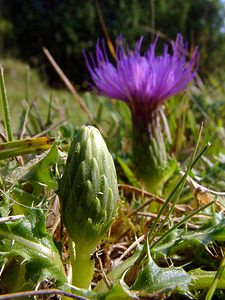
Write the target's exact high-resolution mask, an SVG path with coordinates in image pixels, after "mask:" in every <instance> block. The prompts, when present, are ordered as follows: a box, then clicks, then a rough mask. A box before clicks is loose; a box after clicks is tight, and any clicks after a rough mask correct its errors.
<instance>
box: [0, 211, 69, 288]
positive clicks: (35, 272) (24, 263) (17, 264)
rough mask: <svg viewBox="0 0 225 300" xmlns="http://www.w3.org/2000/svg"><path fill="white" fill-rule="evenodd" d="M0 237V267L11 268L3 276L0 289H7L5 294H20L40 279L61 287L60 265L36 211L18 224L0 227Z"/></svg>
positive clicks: (62, 281)
mask: <svg viewBox="0 0 225 300" xmlns="http://www.w3.org/2000/svg"><path fill="white" fill-rule="evenodd" d="M0 237H1V243H0V253H1V263H4V264H3V266H4V268H5V270H6V271H7V268H10V266H11V267H13V268H14V272H10V273H9V274H7V272H6V274H4V273H3V282H2V287H3V286H4V285H6V286H7V285H8V288H9V291H11V292H12V291H20V290H21V289H22V290H23V289H24V288H26V289H28V288H32V287H33V286H35V285H39V284H40V283H41V282H42V281H43V280H44V279H45V280H46V279H48V280H53V281H54V283H55V285H56V286H58V287H62V286H63V285H64V284H65V282H66V277H65V273H64V269H63V265H62V262H61V260H60V256H59V253H58V251H57V249H56V247H55V245H54V243H53V241H52V238H51V237H50V235H49V234H48V233H47V231H46V227H45V217H44V214H43V212H42V211H41V210H40V209H37V208H36V209H30V211H29V212H28V213H27V214H26V215H24V216H22V217H21V219H20V220H18V221H14V222H12V221H10V220H9V221H8V222H4V223H0ZM16 258H17V259H16ZM18 273H19V274H20V275H19V276H17V275H18ZM15 279H16V284H15V285H12V284H11V282H13V281H14V280H15ZM18 280H19V282H18Z"/></svg>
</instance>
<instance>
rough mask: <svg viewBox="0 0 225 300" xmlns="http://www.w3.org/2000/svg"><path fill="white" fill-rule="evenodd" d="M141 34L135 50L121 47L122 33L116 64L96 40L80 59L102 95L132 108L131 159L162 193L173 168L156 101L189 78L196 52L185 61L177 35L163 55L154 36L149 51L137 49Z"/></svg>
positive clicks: (149, 184) (144, 178)
mask: <svg viewBox="0 0 225 300" xmlns="http://www.w3.org/2000/svg"><path fill="white" fill-rule="evenodd" d="M142 40H143V37H141V38H140V39H139V41H138V42H137V43H136V46H135V49H134V50H133V51H131V50H130V49H129V47H127V49H126V50H125V49H124V47H123V43H122V36H120V37H119V40H118V45H117V49H116V62H115V64H113V63H111V62H110V61H109V58H108V55H107V52H106V47H105V43H104V41H102V43H100V41H99V40H98V42H97V45H96V57H94V56H93V54H90V59H88V57H87V55H86V54H85V53H84V57H85V61H86V65H87V68H88V70H89V73H90V75H91V78H92V80H93V82H94V88H95V89H97V91H98V92H99V93H100V94H101V95H104V96H107V97H110V98H115V99H119V100H122V101H124V102H126V103H127V105H128V106H129V108H130V110H131V115H132V123H133V159H134V163H135V167H136V170H137V172H138V174H139V177H140V178H141V179H142V181H143V183H144V184H145V186H146V187H147V188H148V189H150V190H151V191H152V192H155V193H158V194H161V191H162V189H163V184H164V183H165V182H166V181H167V180H168V178H169V177H170V176H171V174H172V173H173V172H174V170H175V169H176V167H177V164H176V161H175V160H173V159H170V158H169V157H168V154H167V152H166V146H165V141H164V136H163V132H162V130H161V120H160V114H159V106H160V104H162V103H163V102H164V101H165V100H166V99H168V98H169V97H171V96H173V95H175V94H177V93H179V92H180V91H182V90H184V89H185V88H186V86H187V85H188V84H189V83H190V82H191V81H192V80H193V78H194V76H195V74H196V72H197V68H198V60H199V53H198V49H197V48H195V50H194V52H193V54H192V57H191V58H190V60H189V61H187V60H186V49H185V46H184V42H183V38H182V35H181V34H178V35H177V38H176V41H175V42H172V43H171V46H172V51H171V52H172V54H171V53H170V52H169V47H168V45H165V46H164V51H163V54H162V55H161V56H160V55H156V53H155V50H156V46H157V41H158V38H156V39H155V41H154V43H153V44H151V45H150V47H149V49H148V51H147V52H146V53H144V54H141V53H140V48H141V44H142Z"/></svg>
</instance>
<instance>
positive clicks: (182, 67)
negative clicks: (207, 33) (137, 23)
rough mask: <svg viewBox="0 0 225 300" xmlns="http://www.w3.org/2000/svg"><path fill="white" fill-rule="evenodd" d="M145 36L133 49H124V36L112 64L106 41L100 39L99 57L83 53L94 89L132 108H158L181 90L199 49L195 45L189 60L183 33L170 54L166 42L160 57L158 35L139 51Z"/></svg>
mask: <svg viewBox="0 0 225 300" xmlns="http://www.w3.org/2000/svg"><path fill="white" fill-rule="evenodd" d="M142 40H143V37H141V38H140V40H139V41H138V42H137V43H136V47H135V49H134V51H131V50H130V49H129V48H128V47H127V51H125V50H124V47H123V45H122V37H120V38H119V43H118V46H117V51H116V63H115V65H114V64H112V63H111V62H110V61H109V59H108V55H107V53H106V48H105V44H104V41H102V45H101V44H100V41H99V40H98V42H97V45H96V59H95V58H94V57H93V55H92V54H90V58H91V59H90V60H89V59H88V58H87V56H86V54H85V53H84V57H85V61H86V65H87V67H88V70H89V73H90V75H91V78H92V80H93V82H94V85H95V88H96V89H97V90H98V92H99V93H100V94H102V95H104V96H107V97H110V98H115V99H119V100H122V101H124V102H126V103H127V104H128V105H129V106H130V108H131V110H132V111H133V110H136V108H137V106H139V105H140V104H143V105H144V106H145V107H146V106H148V107H149V108H150V110H152V109H154V108H156V107H157V106H158V104H160V103H163V102H164V101H165V100H166V99H167V98H169V97H171V96H173V95H175V94H177V93H178V92H180V91H182V90H183V89H184V88H185V87H186V86H187V84H188V83H190V82H191V81H192V80H193V78H194V76H195V74H196V70H197V65H198V58H199V54H198V50H197V48H195V50H194V52H193V55H192V57H191V59H190V61H189V62H187V61H186V54H185V53H186V49H185V47H184V43H183V38H182V35H181V34H178V35H177V38H176V41H175V42H172V50H173V53H172V54H169V52H168V45H165V47H164V52H163V55H161V56H157V55H156V54H155V49H156V45H157V40H158V39H157V38H156V39H155V41H154V43H153V44H151V45H150V47H149V49H148V51H147V52H146V53H145V54H143V55H142V54H141V53H140V48H141V44H142Z"/></svg>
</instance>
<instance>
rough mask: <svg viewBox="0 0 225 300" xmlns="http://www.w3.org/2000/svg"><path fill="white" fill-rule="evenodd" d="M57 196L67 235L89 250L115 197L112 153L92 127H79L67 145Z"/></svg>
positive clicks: (105, 222) (106, 220) (109, 214)
mask: <svg viewBox="0 0 225 300" xmlns="http://www.w3.org/2000/svg"><path fill="white" fill-rule="evenodd" d="M59 197H60V202H61V214H62V218H63V222H64V224H65V226H66V229H67V231H68V234H69V236H70V238H71V239H72V240H73V241H74V242H75V244H76V246H78V245H83V246H84V245H86V247H85V248H86V250H89V252H90V253H91V251H94V250H95V247H96V245H97V244H98V242H99V241H100V240H101V238H102V236H103V235H104V233H105V232H106V231H107V229H108V228H109V226H110V225H111V223H112V221H113V219H114V217H115V214H116V200H117V199H118V186H117V176H116V170H115V166H114V162H113V159H112V156H111V154H110V153H109V151H108V149H107V146H106V144H105V142H104V140H103V138H102V136H101V134H100V132H99V130H98V129H96V128H95V127H93V126H82V127H81V129H80V130H79V131H78V132H77V134H76V136H75V138H74V140H73V142H72V144H71V147H70V150H69V154H68V159H67V162H66V166H65V170H64V174H63V176H62V178H61V179H60V181H59Z"/></svg>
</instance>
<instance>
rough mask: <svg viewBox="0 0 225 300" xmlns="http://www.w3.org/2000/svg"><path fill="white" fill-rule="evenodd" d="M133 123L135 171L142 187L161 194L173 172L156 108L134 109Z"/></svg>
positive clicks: (173, 168)
mask: <svg viewBox="0 0 225 300" xmlns="http://www.w3.org/2000/svg"><path fill="white" fill-rule="evenodd" d="M132 122H133V157H134V163H135V167H136V170H137V172H138V175H139V177H140V179H141V180H142V182H143V184H144V186H145V187H146V188H147V189H148V190H150V191H151V192H152V193H155V194H159V195H160V194H161V192H162V188H163V184H164V183H165V181H166V180H167V179H168V178H169V177H170V176H171V173H173V171H174V170H175V167H176V165H175V164H174V166H173V165H172V164H171V165H170V163H171V162H172V161H171V160H169V158H168V155H167V153H166V146H165V141H164V137H163V133H162V130H161V124H160V114H159V111H158V109H157V108H149V111H148V110H147V109H146V107H145V109H144V110H143V108H138V110H137V108H135V110H134V111H133V112H132Z"/></svg>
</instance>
